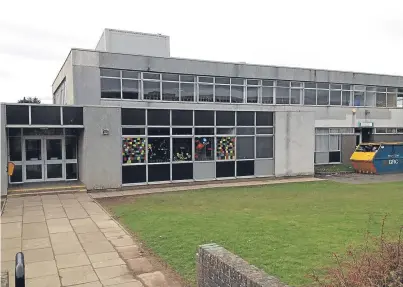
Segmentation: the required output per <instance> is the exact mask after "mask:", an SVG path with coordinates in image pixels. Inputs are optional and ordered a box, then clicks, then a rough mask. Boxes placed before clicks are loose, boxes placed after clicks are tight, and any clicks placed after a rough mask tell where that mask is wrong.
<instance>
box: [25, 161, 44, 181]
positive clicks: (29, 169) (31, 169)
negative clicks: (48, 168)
mask: <svg viewBox="0 0 403 287" xmlns="http://www.w3.org/2000/svg"><path fill="white" fill-rule="evenodd" d="M25 173H26V174H25V175H26V178H27V179H42V165H41V164H35V165H27V166H26V168H25Z"/></svg>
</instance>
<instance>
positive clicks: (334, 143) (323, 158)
mask: <svg viewBox="0 0 403 287" xmlns="http://www.w3.org/2000/svg"><path fill="white" fill-rule="evenodd" d="M336 132H337V133H336ZM338 132H339V131H338V130H336V129H330V130H329V129H327V128H317V129H316V135H315V164H328V163H340V162H341V134H339V133H338Z"/></svg>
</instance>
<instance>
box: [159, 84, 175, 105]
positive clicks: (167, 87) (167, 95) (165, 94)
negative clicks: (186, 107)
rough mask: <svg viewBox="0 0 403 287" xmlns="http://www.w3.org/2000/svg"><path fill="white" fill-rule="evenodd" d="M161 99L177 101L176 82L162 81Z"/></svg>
mask: <svg viewBox="0 0 403 287" xmlns="http://www.w3.org/2000/svg"><path fill="white" fill-rule="evenodd" d="M162 100H163V101H179V83H178V82H162Z"/></svg>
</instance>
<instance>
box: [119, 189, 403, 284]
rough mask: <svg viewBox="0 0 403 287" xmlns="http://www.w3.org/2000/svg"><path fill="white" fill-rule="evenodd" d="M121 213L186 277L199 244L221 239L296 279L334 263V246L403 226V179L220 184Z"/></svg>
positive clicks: (140, 202)
mask: <svg viewBox="0 0 403 287" xmlns="http://www.w3.org/2000/svg"><path fill="white" fill-rule="evenodd" d="M112 210H113V211H114V212H115V214H116V215H117V216H118V217H120V220H121V221H122V222H123V223H124V224H125V225H126V226H127V227H129V228H130V229H131V230H132V231H133V232H135V233H136V234H137V235H138V237H139V238H140V239H141V240H142V241H143V242H144V243H145V245H146V246H147V247H148V248H151V249H152V250H153V251H154V252H155V253H156V254H157V255H158V256H160V257H161V258H162V259H164V260H165V261H166V262H167V263H168V264H169V265H170V266H171V267H172V268H173V269H174V270H176V271H177V272H178V273H179V274H180V275H181V276H182V277H183V278H184V279H185V280H188V281H189V282H191V283H194V282H195V274H196V270H195V253H196V249H197V246H198V245H200V244H204V243H210V242H215V243H217V244H220V245H222V246H224V247H225V248H227V249H228V250H230V251H232V252H234V253H235V254H237V255H239V256H241V257H242V258H244V259H245V260H247V261H248V262H250V263H252V264H254V265H256V266H258V267H260V268H262V269H264V270H265V271H266V272H268V273H269V274H271V275H275V276H278V277H279V278H280V279H281V280H282V281H284V282H285V283H288V284H291V285H304V284H308V283H309V282H310V279H309V278H307V277H306V275H307V274H309V273H311V271H312V270H313V269H318V268H321V267H324V266H330V265H332V264H334V261H333V258H332V253H333V252H336V253H344V252H345V250H346V247H347V246H348V245H350V244H352V245H359V244H363V243H364V242H365V239H364V238H365V234H366V232H367V231H369V232H371V233H373V234H378V233H379V231H380V226H381V221H382V218H383V216H384V215H385V214H386V213H388V214H389V216H388V219H387V222H386V228H385V229H386V231H387V232H391V233H392V232H393V233H394V234H396V235H397V234H398V231H399V227H400V225H403V182H399V183H382V184H371V185H349V184H342V183H335V182H327V181H322V182H311V183H293V184H279V185H267V186H261V187H239V188H217V189H209V190H202V191H187V192H178V193H166V194H155V195H150V196H142V197H138V198H137V199H136V200H135V202H134V203H130V204H127V205H119V206H113V207H112Z"/></svg>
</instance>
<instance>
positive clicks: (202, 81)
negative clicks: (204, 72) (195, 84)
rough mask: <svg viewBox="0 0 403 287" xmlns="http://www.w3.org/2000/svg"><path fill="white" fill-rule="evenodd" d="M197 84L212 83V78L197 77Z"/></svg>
mask: <svg viewBox="0 0 403 287" xmlns="http://www.w3.org/2000/svg"><path fill="white" fill-rule="evenodd" d="M199 82H201V83H214V78H213V77H199Z"/></svg>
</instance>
